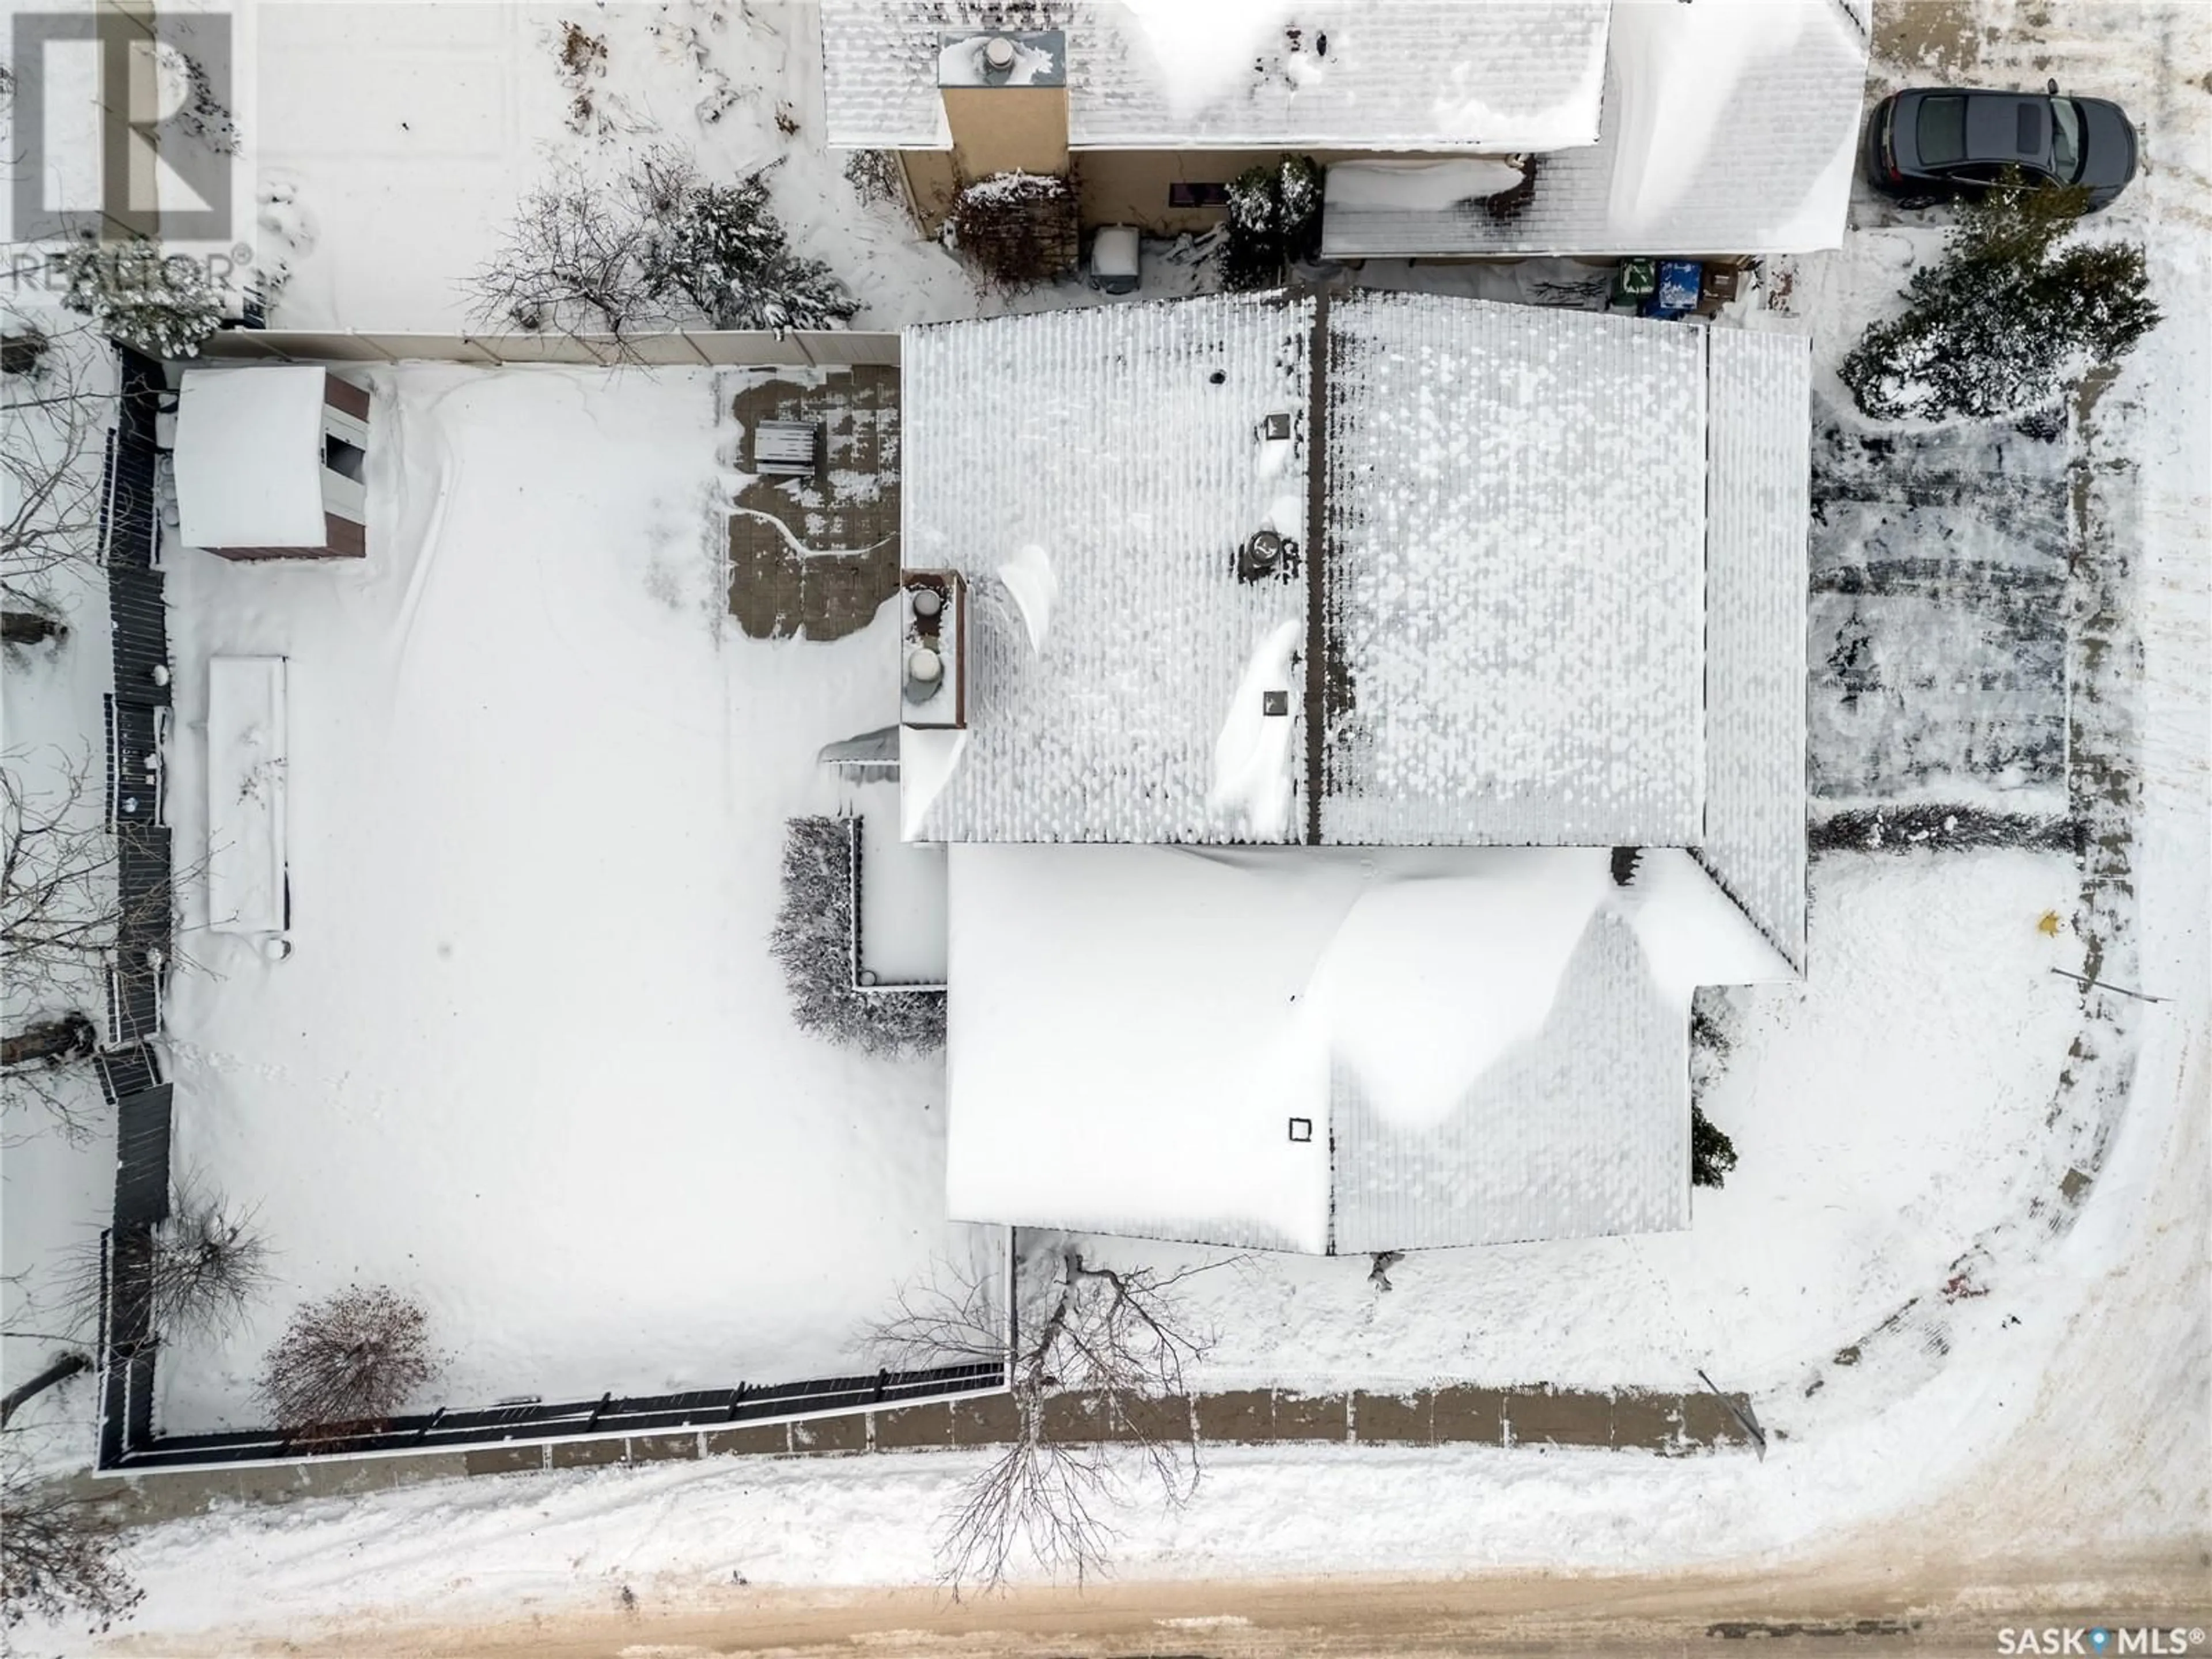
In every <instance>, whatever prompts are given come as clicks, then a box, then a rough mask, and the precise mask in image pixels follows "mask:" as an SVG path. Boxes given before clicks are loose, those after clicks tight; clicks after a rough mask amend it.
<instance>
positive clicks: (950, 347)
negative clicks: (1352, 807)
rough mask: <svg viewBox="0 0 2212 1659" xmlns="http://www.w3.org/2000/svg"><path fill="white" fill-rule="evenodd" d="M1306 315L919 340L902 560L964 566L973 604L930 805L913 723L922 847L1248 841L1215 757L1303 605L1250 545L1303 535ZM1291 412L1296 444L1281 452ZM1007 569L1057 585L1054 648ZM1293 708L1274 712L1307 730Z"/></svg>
mask: <svg viewBox="0 0 2212 1659" xmlns="http://www.w3.org/2000/svg"><path fill="white" fill-rule="evenodd" d="M1313 318H1314V310H1313V304H1312V302H1311V301H1285V300H1284V299H1282V298H1281V297H1280V296H1261V297H1249V298H1248V297H1234V296H1220V297H1214V298H1208V299H1203V300H1194V301H1179V302H1166V303H1160V304H1139V305H1126V306H1114V307H1084V308H1081V309H1077V310H1067V311H1055V312H1042V313H1036V314H1034V315H1030V316H1024V317H1005V318H997V319H991V320H990V321H988V322H985V323H975V322H962V323H945V324H939V325H933V326H930V327H926V328H918V329H914V330H910V331H908V334H907V337H906V341H905V346H904V351H903V359H904V361H903V367H902V371H901V375H902V380H901V392H900V398H901V402H902V406H903V412H902V447H903V453H902V457H901V461H900V487H901V491H902V513H903V529H902V538H901V539H902V557H903V559H904V561H905V563H906V565H907V566H908V568H920V569H944V568H951V569H956V570H958V571H961V572H962V573H963V574H965V575H966V576H967V578H968V580H969V595H970V598H969V605H970V607H971V608H970V611H969V625H968V653H969V654H968V668H967V675H968V681H967V697H968V708H969V726H968V730H967V732H966V733H965V737H964V741H963V742H961V743H960V744H959V754H958V757H957V763H953V764H951V768H950V772H949V775H947V776H946V777H945V779H944V780H943V787H942V789H941V791H940V792H939V793H938V794H937V795H936V798H935V799H934V800H933V801H929V802H927V803H926V804H924V803H923V802H922V801H921V799H919V795H920V792H921V790H922V789H923V788H924V787H926V786H925V785H924V784H923V783H922V781H921V777H920V775H919V774H918V771H917V768H916V767H915V765H914V764H912V763H911V759H912V757H913V756H914V754H915V750H916V748H917V745H916V743H915V733H913V732H908V733H907V734H906V737H907V744H906V747H907V750H908V753H909V761H910V763H909V764H908V766H907V767H906V768H905V770H904V773H903V775H902V786H903V787H904V788H905V790H906V792H907V796H908V805H907V811H906V816H907V819H908V826H909V836H910V837H911V838H914V839H919V840H924V841H1122V842H1170V841H1181V842H1204V841H1229V840H1234V839H1245V838H1250V836H1251V832H1250V830H1249V829H1248V828H1247V827H1246V824H1245V822H1244V820H1243V817H1242V816H1241V815H1240V814H1239V812H1238V811H1237V808H1236V807H1235V805H1233V804H1230V803H1223V804H1220V805H1216V804H1215V803H1214V802H1213V801H1212V799H1210V797H1211V796H1212V792H1213V781H1214V760H1215V748H1216V744H1217V742H1218V739H1219V737H1220V734H1221V731H1222V727H1223V725H1224V722H1225V720H1226V719H1227V718H1228V717H1229V715H1230V714H1231V713H1232V712H1233V709H1232V705H1233V704H1234V703H1235V702H1236V701H1237V692H1238V690H1239V689H1240V687H1241V686H1242V685H1243V682H1244V679H1245V678H1246V671H1247V668H1248V665H1249V660H1250V659H1251V658H1252V657H1253V655H1254V654H1255V652H1257V651H1258V650H1259V649H1260V648H1261V647H1262V646H1263V645H1265V644H1266V643H1267V641H1268V640H1269V639H1270V638H1271V637H1272V636H1273V635H1277V634H1278V633H1279V631H1280V629H1282V627H1283V626H1284V624H1285V623H1299V624H1300V625H1301V626H1303V619H1304V616H1305V605H1306V599H1305V590H1304V587H1303V586H1300V585H1297V584H1294V583H1290V582H1283V581H1270V582H1264V583H1257V584H1253V583H1245V582H1240V581H1239V580H1237V571H1236V556H1237V547H1238V545H1239V544H1241V543H1242V542H1243V540H1244V539H1245V538H1247V537H1249V535H1250V534H1251V533H1252V532H1254V531H1255V530H1257V529H1259V528H1261V526H1262V525H1264V524H1266V523H1267V522H1269V521H1271V520H1273V521H1276V522H1279V526H1280V528H1281V530H1282V532H1283V533H1285V534H1286V535H1289V536H1291V537H1293V538H1297V539H1298V540H1300V541H1303V540H1304V534H1305V502H1306V466H1305V446H1304V422H1305V413H1306V404H1307V397H1308V364H1309V362H1310V350H1309V345H1310V337H1311V335H1312V332H1313ZM1272 414H1285V415H1288V416H1291V421H1292V428H1293V432H1294V436H1293V437H1292V438H1291V440H1290V441H1287V442H1285V443H1282V444H1281V445H1280V446H1279V448H1280V450H1281V452H1282V453H1279V454H1277V453H1270V452H1271V451H1272V450H1273V448H1275V447H1276V446H1271V445H1269V444H1268V443H1267V441H1266V440H1265V439H1264V438H1263V436H1262V432H1263V428H1264V426H1265V423H1266V421H1267V416H1270V415H1272ZM1030 549H1036V550H1037V552H1036V555H1030V554H1029V553H1028V552H1027V550H1030ZM1009 564H1012V566H1013V567H1014V568H1015V570H1016V572H1017V573H1023V572H1024V571H1027V572H1030V573H1036V572H1037V571H1039V570H1042V572H1044V573H1046V574H1048V576H1049V578H1050V580H1052V581H1053V582H1054V583H1055V584H1056V586H1057V590H1058V591H1057V594H1056V596H1055V597H1054V600H1053V602H1052V605H1051V614H1050V617H1049V620H1048V626H1047V627H1046V628H1045V629H1042V630H1041V631H1042V634H1043V645H1042V649H1041V650H1040V649H1038V648H1036V647H1034V646H1033V645H1032V643H1031V632H1030V619H1029V618H1028V617H1027V616H1026V614H1025V612H1024V611H1023V609H1022V608H1021V605H1020V604H1019V603H1018V601H1017V599H1016V598H1015V589H1014V588H1013V587H1010V586H1008V584H1007V582H1006V580H1004V579H1003V578H1002V577H1001V576H1000V574H999V573H1000V568H1001V567H1004V566H1007V565H1009ZM1045 579H1046V577H1045V575H1038V574H1031V575H1030V586H1037V585H1041V584H1042V582H1043V581H1044V580H1045ZM1021 580H1022V576H1021V575H1020V574H1018V575H1017V581H1018V582H1019V581H1021ZM1292 708H1293V712H1292V713H1291V714H1289V715H1287V716H1284V717H1280V718H1281V719H1282V720H1284V721H1285V724H1286V725H1287V726H1291V727H1295V728H1296V730H1297V732H1302V731H1303V716H1302V714H1301V713H1299V712H1298V711H1297V699H1295V698H1294V699H1292ZM1300 740H1302V738H1301V739H1300ZM1289 833H1292V831H1291V829H1290V828H1289V827H1288V826H1286V827H1285V829H1283V830H1280V831H1279V832H1278V833H1277V834H1275V835H1274V836H1261V837H1260V838H1262V839H1281V838H1282V837H1283V836H1284V835H1285V834H1289Z"/></svg>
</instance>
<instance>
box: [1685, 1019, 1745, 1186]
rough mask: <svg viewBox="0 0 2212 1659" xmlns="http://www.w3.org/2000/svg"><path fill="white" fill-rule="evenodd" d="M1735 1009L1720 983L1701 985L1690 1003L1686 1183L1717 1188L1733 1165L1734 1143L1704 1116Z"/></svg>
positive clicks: (1723, 1066) (1722, 1067)
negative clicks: (1706, 1098)
mask: <svg viewBox="0 0 2212 1659" xmlns="http://www.w3.org/2000/svg"><path fill="white" fill-rule="evenodd" d="M1737 1018H1738V1012H1737V1007H1736V1004H1735V1000H1733V999H1732V997H1731V996H1730V994H1729V991H1728V989H1727V988H1726V987H1720V986H1711V985H1706V986H1700V987H1699V988H1698V994H1697V995H1696V997H1695V998H1694V999H1693V1000H1692V1002H1691V1004H1690V1184H1691V1185H1692V1186H1693V1187H1718V1186H1720V1185H1721V1184H1722V1183H1723V1182H1724V1181H1725V1180H1726V1179H1727V1176H1728V1173H1729V1170H1733V1169H1735V1142H1734V1141H1733V1140H1730V1139H1729V1138H1728V1136H1727V1134H1726V1133H1723V1131H1722V1130H1720V1129H1719V1128H1718V1127H1716V1126H1715V1125H1714V1123H1713V1121H1712V1120H1711V1119H1710V1118H1708V1117H1707V1116H1706V1115H1705V1097H1706V1096H1707V1094H1708V1093H1709V1092H1710V1091H1711V1089H1712V1087H1713V1085H1715V1084H1717V1083H1718V1082H1719V1081H1720V1079H1721V1074H1722V1073H1723V1072H1725V1071H1726V1070H1727V1069H1728V1060H1729V1050H1730V1049H1732V1048H1734V1047H1735V1032H1736V1021H1737Z"/></svg>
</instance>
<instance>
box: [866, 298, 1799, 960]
mask: <svg viewBox="0 0 2212 1659" xmlns="http://www.w3.org/2000/svg"><path fill="white" fill-rule="evenodd" d="M1315 322H1316V313H1315V310H1314V308H1313V307H1312V304H1311V302H1310V301H1298V302H1296V303H1288V302H1285V301H1283V300H1281V299H1280V298H1279V297H1274V298H1269V297H1214V298H1207V299H1201V300H1194V301H1170V302H1164V303H1159V304H1151V305H1139V306H1128V307H1095V308H1087V309H1085V310H1081V311H1069V312H1060V313H1043V314H1039V315H1035V316H1029V317H1021V318H1003V319H985V320H979V321H969V322H960V323H950V324H942V325H934V326H932V327H928V328H924V329H920V330H916V331H912V332H910V333H909V334H908V337H907V343H906V351H905V371H904V376H905V378H904V386H903V392H902V397H903V402H904V412H903V422H904V443H905V453H904V456H903V459H902V483H903V490H904V514H905V517H904V531H903V544H904V557H905V559H906V562H907V563H908V565H909V566H910V567H920V568H928V567H933V566H939V565H950V566H951V567H954V568H958V569H960V570H962V571H963V573H965V574H966V575H967V577H968V579H969V585H970V592H971V596H972V598H971V609H970V612H969V635H968V652H969V678H968V684H967V712H968V721H969V725H968V729H967V731H966V732H965V733H964V734H960V735H958V736H957V737H950V736H945V734H930V741H928V742H927V743H925V742H923V741H922V740H921V738H922V734H919V733H916V732H912V731H909V732H907V733H905V736H904V747H903V750H902V753H903V757H904V765H903V769H902V779H901V785H902V793H903V796H904V811H903V816H904V818H905V823H906V829H907V833H908V836H910V837H912V838H916V839H921V840H933V841H934V840H942V841H948V842H1010V841H1066V842H1073V841H1106V842H1283V841H1300V840H1305V839H1309V838H1312V839H1318V840H1320V841H1323V842H1333V843H1338V844H1347V845H1369V844H1371V845H1392V846H1419V845H1444V844H1464V845H1581V846H1658V845H1665V846H1675V847H1687V848H1708V849H1709V852H1710V856H1711V861H1712V867H1713V868H1714V870H1715V871H1716V872H1717V873H1718V874H1719V876H1720V878H1722V880H1723V883H1724V884H1726V885H1727V886H1728V888H1729V891H1730V892H1731V893H1732V894H1734V896H1735V897H1736V899H1737V901H1738V902H1739V903H1741V904H1742V905H1743V906H1744V907H1745V908H1746V909H1747V910H1748V911H1749V912H1750V914H1751V915H1753V917H1754V919H1755V920H1757V921H1759V924H1760V925H1761V926H1762V927H1765V929H1766V931H1767V933H1768V935H1769V937H1771V939H1773V940H1774V941H1775V943H1776V944H1777V945H1778V946H1780V947H1781V948H1782V949H1784V951H1786V952H1788V953H1790V955H1791V957H1792V959H1793V960H1795V959H1796V958H1797V957H1799V956H1800V955H1801V954H1802V881H1803V867H1804V847H1803V839H1802V820H1803V815H1804V778H1803V754H1804V745H1803V732H1804V724H1803V722H1804V714H1803V657H1804V611H1803V605H1804V600H1803V571H1804V533H1805V499H1806V489H1807V480H1806V453H1807V452H1806V427H1807V422H1808V398H1809V359H1808V353H1807V349H1806V346H1805V343H1804V341H1803V340H1802V338H1798V337H1784V336H1781V335H1772V336H1768V335H1756V336H1753V335H1744V334H1742V333H1741V331H1727V330H1717V329H1708V328H1705V327H1703V326H1699V325H1684V324H1673V323H1657V322H1645V321H1640V320H1636V319H1622V318H1613V317H1606V316H1598V315H1592V314H1589V313H1582V312H1570V311H1554V310H1546V309H1543V308H1541V307H1522V306H1505V305H1498V304H1493V303H1491V302H1488V301H1479V300H1469V299H1461V298H1455V297H1449V296H1440V295H1395V294H1368V293H1355V294H1352V295H1347V296H1343V297H1340V298H1338V299H1334V300H1332V301H1330V302H1329V304H1328V311H1327V321H1326V336H1327V339H1326V355H1325V361H1326V362H1327V363H1328V370H1327V374H1326V380H1325V384H1324V386H1322V387H1321V388H1319V389H1318V390H1319V391H1320V392H1321V393H1322V402H1323V404H1324V405H1325V408H1326V410H1327V417H1326V418H1327V427H1328V442H1327V444H1326V446H1325V452H1326V462H1325V465H1323V466H1322V468H1321V469H1320V475H1321V476H1319V477H1316V476H1314V472H1313V469H1312V468H1311V467H1310V453H1309V447H1308V434H1307V430H1306V428H1307V424H1308V422H1309V420H1310V409H1309V398H1310V396H1311V395H1312V394H1313V393H1314V392H1315V391H1316V388H1314V387H1313V386H1311V383H1310V381H1311V373H1312V371H1311V368H1310V364H1311V363H1312V362H1313V361H1314V355H1313V354H1314V345H1315V341H1314V335H1315V332H1316V328H1315ZM1716 342H1717V344H1716ZM1217 376H1218V377H1219V383H1218V384H1216V377H1217ZM1709 380H1711V389H1709ZM1271 415H1273V416H1279V417H1280V418H1281V422H1282V427H1283V429H1284V430H1285V431H1286V432H1287V434H1288V435H1287V436H1286V437H1284V438H1282V439H1279V440H1269V439H1267V437H1266V436H1265V433H1266V430H1267V421H1268V417H1269V416H1271ZM1709 498H1710V500H1711V506H1710V507H1709V506H1708V501H1709ZM1316 505H1318V507H1319V508H1320V510H1321V512H1322V522H1323V524H1324V525H1325V526H1326V528H1327V534H1326V536H1325V537H1323V538H1322V539H1321V543H1320V546H1321V549H1322V551H1321V552H1320V553H1319V554H1318V555H1316V552H1315V542H1314V538H1313V537H1312V535H1311V534H1310V529H1309V526H1308V524H1307V516H1308V513H1309V512H1310V509H1311V508H1312V507H1314V506H1316ZM1262 529H1272V530H1273V531H1274V532H1277V533H1279V534H1280V535H1282V536H1283V537H1285V538H1287V539H1288V540H1289V542H1290V543H1291V550H1290V552H1289V554H1288V556H1286V557H1285V559H1284V561H1283V562H1282V565H1281V567H1280V568H1279V571H1278V572H1277V573H1276V574H1273V575H1270V576H1268V577H1267V579H1265V580H1258V581H1247V580H1240V579H1239V576H1238V572H1237V549H1238V548H1239V546H1240V544H1243V542H1244V541H1245V540H1246V538H1249V537H1250V536H1251V535H1252V534H1253V532H1255V531H1259V530H1262ZM1708 562H1711V564H1712V567H1713V572H1714V574H1712V575H1711V578H1710V582H1711V588H1710V595H1709V591H1708V585H1709V578H1708V574H1707V566H1708ZM1010 573H1011V574H1010ZM1024 589H1027V590H1031V591H1032V592H1042V591H1044V590H1047V589H1049V590H1051V591H1052V598H1051V599H1050V601H1049V603H1048V605H1046V604H1045V603H1044V602H1043V601H1042V600H1038V601H1037V602H1036V603H1034V604H1033V603H1032V602H1031V600H1030V599H1022V598H1019V597H1018V595H1019V593H1020V592H1022V591H1023V590H1024ZM1040 608H1042V609H1047V610H1048V611H1049V616H1048V619H1047V623H1046V624H1045V626H1044V627H1042V629H1035V619H1034V617H1033V616H1032V612H1033V611H1036V610H1037V609H1040ZM1033 629H1034V630H1035V632H1036V633H1041V634H1042V638H1043V642H1042V647H1041V648H1039V647H1036V645H1034V644H1033V643H1032V635H1033ZM1315 709H1318V710H1319V711H1320V714H1321V716H1322V727H1321V730H1320V732H1319V733H1318V734H1317V735H1318V738H1319V740H1318V741H1317V742H1310V735H1313V734H1310V732H1309V729H1308V721H1309V719H1310V711H1312V710H1315ZM1271 711H1279V712H1271Z"/></svg>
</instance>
